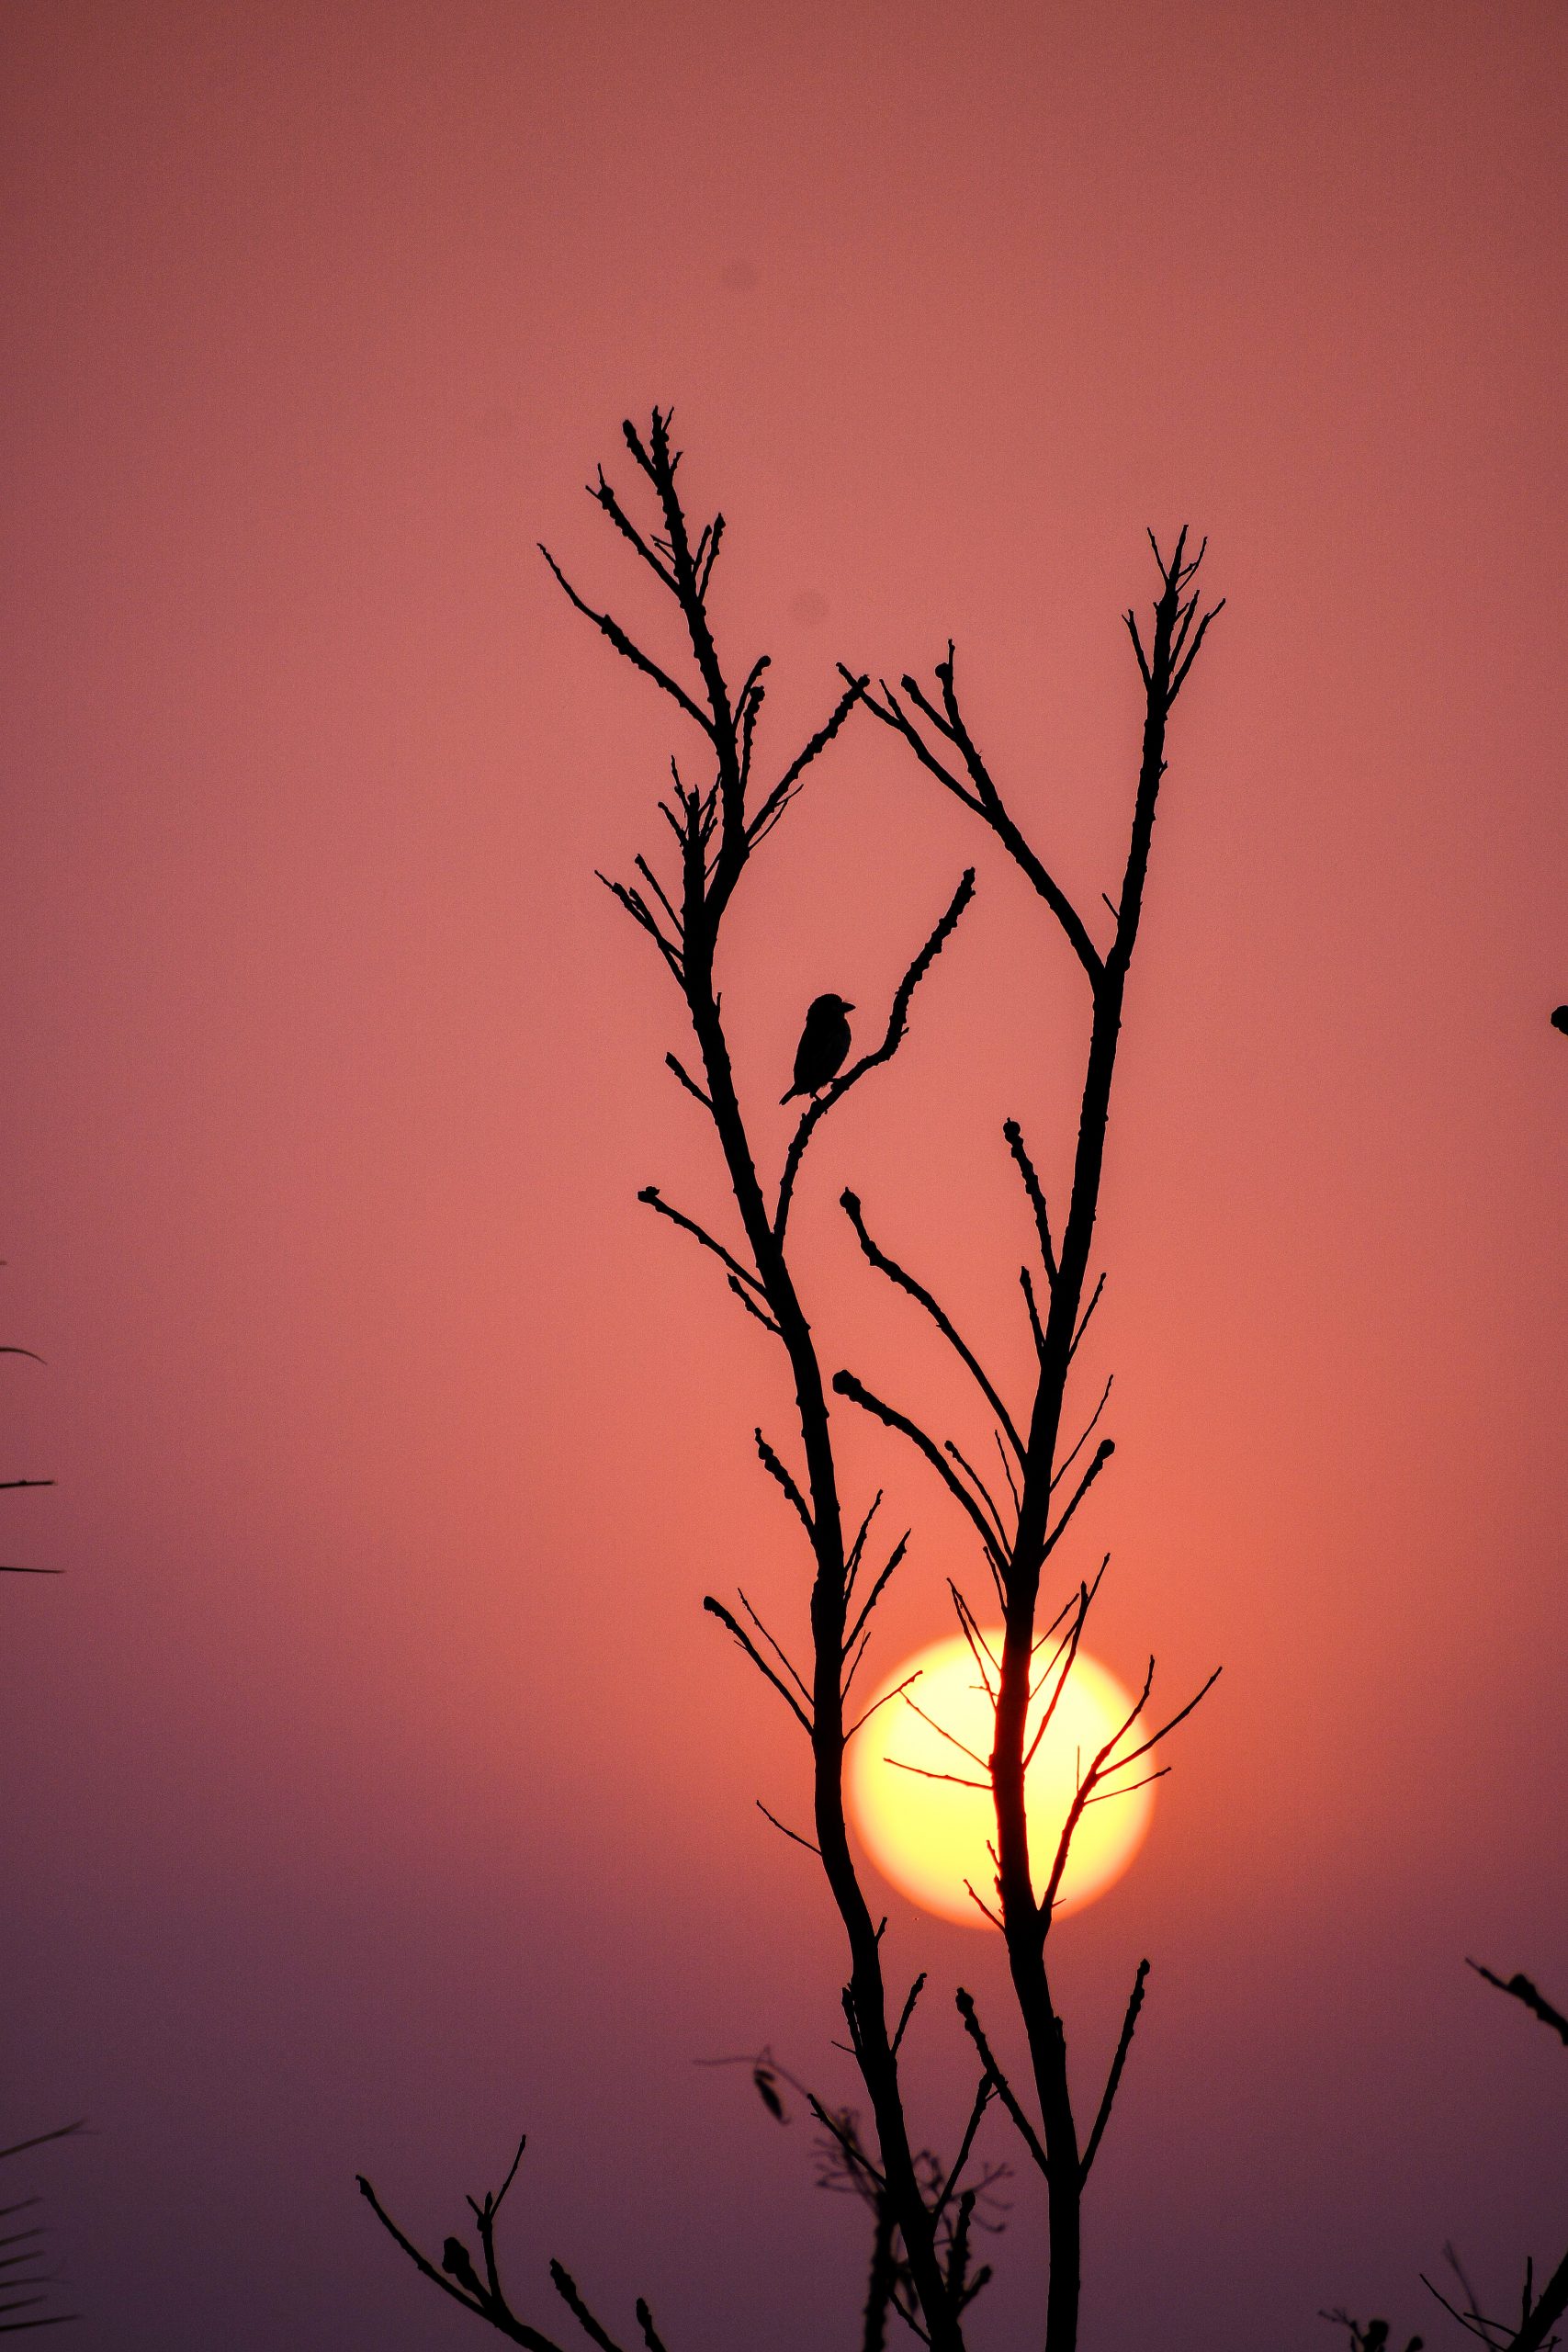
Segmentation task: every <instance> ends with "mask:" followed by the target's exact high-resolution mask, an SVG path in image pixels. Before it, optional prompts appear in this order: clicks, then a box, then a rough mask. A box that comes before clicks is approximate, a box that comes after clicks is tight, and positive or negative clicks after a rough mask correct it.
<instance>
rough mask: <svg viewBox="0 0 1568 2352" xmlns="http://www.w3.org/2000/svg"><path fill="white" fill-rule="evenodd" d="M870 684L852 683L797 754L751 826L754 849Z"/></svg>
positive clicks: (858, 680) (749, 832) (793, 795)
mask: <svg viewBox="0 0 1568 2352" xmlns="http://www.w3.org/2000/svg"><path fill="white" fill-rule="evenodd" d="M867 683H868V681H867V680H866V679H864V678H853V679H852V680H851V682H850V685H849V689H848V691H847V692H846V693H845V694H842V695H840V697H839V700H838V703H837V705H836V706H835V707H834V710H833V713H832V715H831V717H830V718H828V719H827V720H826V721H825V722H824V724H823V725H822V726H820V727H819V728H818V730H817V732H816V734H815V735H813V736H812V738H811V740H810V741H809V742H808V743H807V745H806V747H805V749H804V750H803V751H801V752H797V753H796V755H795V758H794V759H793V760H792V761H791V762H790V763H789V765H788V767H787V768H786V769H785V770H784V775H782V776H781V777H780V778H779V781H778V783H777V784H775V785H774V786H773V790H772V791H771V792H770V793H769V795H768V797H767V798H766V799H765V800H764V801H763V803H762V805H761V808H760V809H758V811H757V813H756V815H755V816H754V817H753V818H752V820H751V821H750V825H749V826H748V827H747V839H748V841H749V842H750V846H751V847H752V848H753V849H755V848H756V847H757V845H758V844H759V842H764V841H766V839H767V837H768V835H769V834H770V833H771V832H772V831H773V827H774V826H775V825H776V824H777V823H778V821H779V819H780V818H781V817H782V816H783V815H784V810H785V809H787V808H788V807H789V804H790V802H791V801H792V800H793V799H794V798H795V794H796V793H797V792H798V791H799V790H800V786H801V780H802V778H803V777H804V775H805V774H806V771H807V768H808V767H809V766H810V765H811V763H812V761H813V760H815V759H816V758H817V757H818V754H819V753H821V752H825V751H826V750H827V748H828V746H829V743H830V742H831V741H832V740H833V738H834V736H835V735H836V734H837V733H838V731H839V729H840V727H841V726H842V725H843V723H844V721H845V719H846V718H848V717H849V715H850V713H851V711H852V710H853V708H854V707H855V705H856V703H857V702H859V701H860V699H861V697H862V695H863V694H864V692H865V689H866V685H867Z"/></svg>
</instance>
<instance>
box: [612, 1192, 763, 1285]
mask: <svg viewBox="0 0 1568 2352" xmlns="http://www.w3.org/2000/svg"><path fill="white" fill-rule="evenodd" d="M637 1199H638V1200H639V1201H644V1202H646V1203H647V1204H648V1206H649V1208H650V1209H657V1210H658V1212H659V1214H660V1216H667V1217H668V1218H669V1220H670V1222H671V1225H678V1226H679V1227H680V1228H681V1230H682V1233H689V1234H690V1235H691V1236H692V1238H693V1239H694V1240H695V1241H700V1242H701V1243H702V1245H703V1248H704V1249H705V1250H712V1251H713V1254H714V1256H715V1257H716V1258H721V1259H722V1260H723V1261H724V1263H725V1264H726V1265H727V1266H728V1269H729V1271H730V1272H731V1274H732V1275H733V1276H734V1277H735V1279H736V1280H737V1281H738V1282H741V1283H745V1284H746V1285H747V1287H748V1288H749V1289H750V1290H751V1291H753V1292H755V1293H756V1295H758V1296H759V1297H761V1296H763V1295H764V1294H763V1290H762V1285H761V1283H760V1282H759V1281H758V1279H757V1276H756V1275H755V1274H754V1273H750V1272H748V1270H747V1269H746V1267H744V1266H743V1265H742V1264H741V1262H740V1261H739V1258H737V1257H736V1256H734V1254H733V1253H732V1252H731V1251H730V1250H727V1249H726V1248H725V1246H724V1244H723V1242H722V1241H716V1240H715V1239H714V1238H713V1235H712V1234H711V1233H707V1232H705V1230H704V1228H703V1227H701V1226H700V1225H699V1224H698V1223H697V1222H696V1220H695V1218H694V1217H689V1216H686V1215H685V1214H684V1212H683V1211H682V1210H680V1209H672V1208H671V1205H670V1204H669V1202H668V1201H667V1200H665V1198H664V1197H663V1195H662V1193H660V1190H659V1187H658V1185H657V1184H645V1185H644V1186H643V1188H642V1190H641V1192H640V1193H638V1194H637Z"/></svg>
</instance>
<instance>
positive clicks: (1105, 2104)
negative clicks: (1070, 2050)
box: [1078, 1960, 1149, 2180]
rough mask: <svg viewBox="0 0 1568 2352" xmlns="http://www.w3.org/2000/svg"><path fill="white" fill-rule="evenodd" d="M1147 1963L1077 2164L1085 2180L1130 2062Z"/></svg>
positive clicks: (1142, 1966)
mask: <svg viewBox="0 0 1568 2352" xmlns="http://www.w3.org/2000/svg"><path fill="white" fill-rule="evenodd" d="M1148 1973H1149V1963H1148V1962H1147V1961H1146V1960H1141V1961H1139V1962H1138V1973H1137V1974H1136V1976H1135V1977H1134V1979H1133V1990H1132V1994H1131V1996H1130V1997H1129V1999H1128V2002H1127V2014H1126V2016H1125V2017H1124V2018H1122V2038H1121V2040H1120V2041H1118V2042H1117V2044H1116V2055H1115V2057H1114V2058H1113V2059H1112V2060H1111V2072H1110V2074H1109V2075H1107V2077H1106V2081H1105V2093H1104V2096H1103V2098H1101V2099H1100V2113H1099V2114H1098V2115H1097V2116H1096V2117H1095V2119H1094V2129H1093V2131H1091V2132H1090V2133H1089V2144H1088V2146H1087V2147H1086V2148H1085V2150H1084V2152H1083V2163H1082V2164H1081V2165H1080V2166H1079V2167H1078V2173H1079V2177H1080V2179H1083V2180H1087V2179H1088V2178H1089V2166H1090V2165H1092V2164H1093V2162H1094V2159H1095V2157H1096V2155H1097V2154H1098V2153H1099V2149H1100V2142H1101V2140H1103V2139H1104V2137H1105V2127H1106V2125H1107V2124H1108V2123H1109V2122H1110V2120H1111V2109H1112V2107H1114V2105H1115V2104H1116V2093H1117V2090H1118V2088H1119V2087H1120V2085H1121V2081H1122V2067H1123V2066H1124V2065H1125V2064H1127V2052H1128V2051H1129V2050H1131V2048H1132V2046H1133V2035H1134V2032H1135V2031H1136V2030H1137V2023H1138V2011H1139V2010H1140V2009H1141V2008H1142V2007H1143V2006H1144V1986H1145V1984H1146V1983H1147V1981H1148Z"/></svg>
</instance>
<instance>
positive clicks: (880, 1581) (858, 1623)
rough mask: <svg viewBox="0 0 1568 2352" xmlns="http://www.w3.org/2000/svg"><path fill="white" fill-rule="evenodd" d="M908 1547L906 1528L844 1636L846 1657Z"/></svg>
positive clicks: (857, 1639)
mask: <svg viewBox="0 0 1568 2352" xmlns="http://www.w3.org/2000/svg"><path fill="white" fill-rule="evenodd" d="M908 1547H909V1537H908V1531H907V1530H906V1532H904V1533H903V1534H902V1535H900V1537H899V1538H898V1541H897V1544H895V1545H894V1546H893V1549H892V1552H891V1553H890V1555H888V1561H887V1566H886V1567H885V1568H884V1569H883V1571H882V1573H881V1575H880V1576H879V1577H877V1579H876V1582H875V1583H874V1585H873V1586H872V1588H871V1590H870V1592H869V1593H868V1594H867V1595H866V1598H865V1601H864V1603H863V1607H862V1609H861V1611H860V1614H859V1616H858V1617H857V1618H856V1619H855V1622H854V1623H853V1624H852V1626H851V1628H850V1630H849V1632H848V1633H847V1634H845V1636H844V1655H845V1657H848V1656H849V1653H850V1651H851V1650H852V1649H853V1647H854V1645H855V1644H856V1642H857V1641H859V1639H860V1637H861V1634H862V1632H863V1630H864V1627H865V1624H866V1622H867V1620H868V1619H869V1617H870V1615H871V1612H872V1611H873V1610H874V1608H875V1606H876V1604H877V1602H878V1601H879V1600H881V1598H882V1595H883V1591H884V1589H885V1588H886V1585H887V1583H888V1582H889V1580H890V1578H891V1577H892V1576H893V1573H894V1571H895V1569H896V1568H897V1566H898V1564H899V1562H900V1561H901V1560H902V1559H903V1557H904V1555H905V1553H906V1552H907V1551H908Z"/></svg>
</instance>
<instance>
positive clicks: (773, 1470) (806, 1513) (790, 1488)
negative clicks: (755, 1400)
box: [751, 1430, 815, 1538]
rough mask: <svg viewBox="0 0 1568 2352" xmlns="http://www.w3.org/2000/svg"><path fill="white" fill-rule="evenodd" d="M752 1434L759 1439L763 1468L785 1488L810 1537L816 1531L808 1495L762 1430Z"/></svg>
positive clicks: (792, 1507)
mask: <svg viewBox="0 0 1568 2352" xmlns="http://www.w3.org/2000/svg"><path fill="white" fill-rule="evenodd" d="M751 1434H752V1436H753V1437H754V1438H755V1439H756V1441H757V1458H758V1460H759V1461H760V1462H761V1465H762V1467H763V1469H764V1470H765V1471H766V1472H767V1474H768V1476H769V1477H770V1478H772V1479H773V1482H774V1484H775V1485H777V1486H779V1487H782V1488H783V1490H784V1494H785V1496H786V1497H787V1498H788V1500H789V1505H790V1508H791V1510H794V1511H795V1514H796V1516H797V1518H798V1519H799V1521H800V1523H801V1525H802V1527H804V1528H805V1530H806V1532H807V1538H809V1537H810V1536H811V1535H812V1534H813V1533H814V1532H815V1530H814V1529H813V1527H812V1524H811V1509H810V1506H809V1504H808V1503H807V1499H806V1497H805V1496H804V1495H803V1494H802V1493H801V1491H800V1488H799V1487H797V1486H796V1485H795V1480H794V1478H793V1477H792V1476H790V1474H789V1471H788V1470H787V1469H786V1468H785V1466H784V1464H783V1463H782V1462H781V1461H780V1460H779V1457H778V1455H777V1454H776V1453H774V1452H773V1447H772V1446H771V1445H770V1444H769V1443H768V1441H767V1439H766V1438H765V1437H764V1436H763V1435H762V1432H761V1430H753V1431H752V1432H751Z"/></svg>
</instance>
